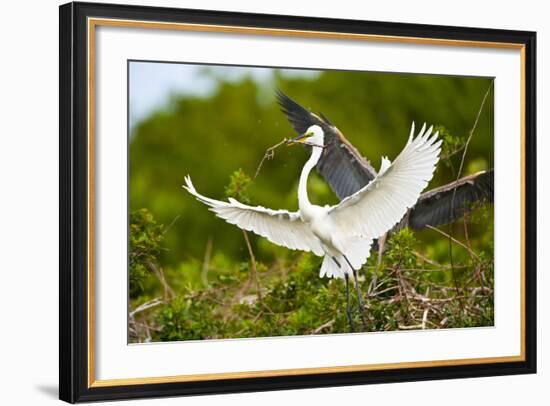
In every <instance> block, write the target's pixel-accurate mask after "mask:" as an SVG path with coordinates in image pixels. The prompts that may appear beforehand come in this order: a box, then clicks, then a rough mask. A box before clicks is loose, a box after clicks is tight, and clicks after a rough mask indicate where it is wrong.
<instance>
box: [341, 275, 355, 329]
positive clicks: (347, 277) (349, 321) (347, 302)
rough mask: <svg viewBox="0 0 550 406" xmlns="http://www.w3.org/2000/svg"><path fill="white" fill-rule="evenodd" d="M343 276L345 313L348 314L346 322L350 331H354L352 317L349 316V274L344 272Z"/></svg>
mask: <svg viewBox="0 0 550 406" xmlns="http://www.w3.org/2000/svg"><path fill="white" fill-rule="evenodd" d="M344 275H345V276H344V278H345V279H346V314H347V316H348V323H349V326H350V328H351V331H355V326H354V324H353V319H352V317H351V306H350V303H349V275H348V274H347V273H346V274H344Z"/></svg>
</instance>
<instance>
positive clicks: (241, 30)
mask: <svg viewBox="0 0 550 406" xmlns="http://www.w3.org/2000/svg"><path fill="white" fill-rule="evenodd" d="M87 25H88V26H87V45H88V50H87V54H88V63H87V68H88V69H87V73H88V76H87V79H88V213H87V218H88V278H87V281H88V387H89V388H98V387H111V386H126V385H143V384H160V383H177V382H192V381H212V380H220V379H244V378H259V377H262V378H265V377H280V376H291V375H294V376H295V375H312V374H331V373H342V372H361V371H363V372H366V371H379V370H391V369H399V368H426V367H439V366H458V365H472V364H493V363H504V362H521V361H525V359H526V358H525V136H526V134H525V131H526V128H525V58H526V56H525V45H524V44H519V43H507V42H488V41H470V40H454V39H440V38H422V37H400V36H391V35H374V34H355V33H344V32H326V31H308V30H292V29H274V28H260V27H242V26H228V25H208V24H188V23H165V22H154V21H140V20H120V19H109V18H88V21H87ZM97 26H110V27H130V28H148V29H163V30H183V31H195V32H218V33H234V34H245V35H246V34H248V35H265V36H286V37H301V38H320V39H341V40H357V41H373V42H396V43H408V44H421V45H436V46H437V45H439V46H461V47H479V48H497V49H513V50H519V51H520V65H521V67H520V69H521V73H520V82H521V91H520V93H521V101H520V109H521V111H520V116H521V118H520V127H521V129H520V137H521V148H520V165H521V168H520V171H521V185H520V190H521V213H520V214H521V222H520V224H521V226H520V227H521V236H520V244H521V247H520V257H521V267H520V341H521V349H520V354H519V355H512V356H502V357H481V358H464V359H452V360H433V361H414V362H397V363H383V364H360V365H343V366H329V367H316V368H294V369H277V370H266V371H243V372H220V373H209V374H188V375H174V376H159V377H144V378H117V379H104V380H97V379H95V340H94V325H95V318H94V306H95V305H94V300H95V296H94V294H95V279H94V266H95V263H94V238H95V233H94V191H95V176H94V174H95V168H94V164H95V150H94V145H95V144H94V140H95V139H94V136H95V126H94V124H95V28H96V27H97Z"/></svg>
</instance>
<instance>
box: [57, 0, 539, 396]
mask: <svg viewBox="0 0 550 406" xmlns="http://www.w3.org/2000/svg"><path fill="white" fill-rule="evenodd" d="M535 39H536V36H535V33H533V32H524V31H505V30H494V29H481V28H461V27H443V26H427V25H415V24H397V23H384V22H371V21H351V20H333V19H317V18H306V17H290V16H275V15H257V14H245V13H229V12H213V11H201V10H183V9H166V8H155V7H141V6H121V5H105V4H93V3H69V4H66V5H63V6H61V7H60V235H61V241H60V398H61V399H63V400H65V401H68V402H79V401H93V400H107V399H121V398H137V397H152V396H174V395H192V394H209V393H230V392H242V391H260V390H273V389H291V388H307V387H322V386H335V385H354V384H368V383H379V382H400V381H411V380H426V379H445V378H461V377H476V376H489V375H504V374H520V373H534V372H535V371H536V341H535V339H536V325H535V320H536V308H535V303H536V296H535V292H536V289H535V287H536V261H535V259H536V241H535V239H536V207H535V206H536V186H535V185H536V170H535V168H536V164H535V111H536V109H535Z"/></svg>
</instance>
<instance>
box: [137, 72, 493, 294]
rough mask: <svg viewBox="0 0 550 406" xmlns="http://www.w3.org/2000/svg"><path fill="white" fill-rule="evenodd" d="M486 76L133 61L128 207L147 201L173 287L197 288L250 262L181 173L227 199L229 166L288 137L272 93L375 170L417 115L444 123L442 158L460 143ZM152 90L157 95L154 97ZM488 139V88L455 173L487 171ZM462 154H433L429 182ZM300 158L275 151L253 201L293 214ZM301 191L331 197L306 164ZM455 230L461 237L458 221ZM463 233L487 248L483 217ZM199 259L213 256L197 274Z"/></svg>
mask: <svg viewBox="0 0 550 406" xmlns="http://www.w3.org/2000/svg"><path fill="white" fill-rule="evenodd" d="M491 81H492V78H478V77H457V76H440V75H421V74H405V73H377V72H351V71H299V70H296V71H292V70H277V69H264V68H248V67H224V66H200V65H186V64H166V63H154V62H146V63H145V62H131V63H130V88H129V97H130V100H129V106H130V112H129V116H130V142H129V145H130V155H129V170H130V171H129V183H130V187H129V205H130V210H131V211H132V212H134V211H136V210H140V209H143V208H146V209H147V210H148V212H149V213H150V215H152V217H153V218H154V221H155V222H156V224H162V225H164V229H163V235H162V239H163V241H162V247H161V248H160V249H159V250H158V253H157V254H156V255H155V261H156V263H157V264H158V266H159V267H160V268H162V269H163V270H164V273H165V274H166V275H167V278H168V279H170V282H171V284H172V288H173V289H174V290H176V291H177V290H178V289H194V288H196V289H199V288H201V287H204V286H205V285H207V284H208V281H209V280H211V279H216V277H217V274H218V273H219V274H224V272H228V269H229V270H231V269H233V268H232V267H234V266H237V265H235V264H239V263H245V262H247V261H248V260H249V254H248V251H247V249H246V245H245V244H244V240H243V234H242V231H241V230H239V229H237V228H236V227H235V226H232V225H229V224H226V223H225V222H224V221H223V220H221V219H219V218H217V217H215V216H214V215H213V213H211V212H210V211H208V210H207V208H206V207H205V206H204V205H203V204H201V203H199V202H197V201H196V200H195V199H194V198H192V197H191V195H189V194H188V193H187V192H186V191H185V190H184V189H183V188H182V184H183V183H184V182H183V179H184V176H185V175H187V174H189V175H190V176H191V178H192V179H193V182H194V184H195V187H196V188H197V190H198V191H199V192H200V193H202V194H204V195H206V196H209V197H212V198H216V199H224V198H225V195H224V190H225V187H226V186H227V185H228V183H229V177H230V175H231V174H232V173H234V172H235V171H236V170H238V169H242V170H243V171H244V173H245V174H247V175H248V176H250V177H253V175H254V173H255V171H256V168H257V166H258V164H259V162H260V160H261V158H262V156H263V155H264V152H265V150H266V148H267V147H269V146H272V145H273V144H276V143H277V142H279V141H281V140H282V139H283V138H284V137H290V136H295V134H294V132H293V129H292V127H291V126H290V124H289V123H288V122H287V120H286V117H285V116H284V114H283V113H282V112H281V111H280V110H279V107H278V105H277V103H276V99H275V91H276V89H281V90H282V91H283V92H285V93H286V94H288V95H289V96H290V97H291V98H293V99H295V100H296V101H297V102H298V103H300V104H302V105H303V106H305V107H307V108H309V109H311V110H312V111H314V112H322V113H323V114H324V115H325V116H327V117H328V118H329V120H331V122H332V123H333V124H335V125H336V126H337V127H338V128H339V129H340V130H341V131H342V132H343V133H344V135H345V136H346V137H347V138H348V140H349V141H350V142H351V143H352V144H353V145H354V146H355V147H357V149H358V150H359V151H360V152H361V154H363V155H364V156H365V157H367V158H368V159H369V160H370V161H371V163H372V164H373V166H374V167H375V168H377V169H378V168H379V166H380V158H381V156H382V155H387V156H388V157H389V158H390V159H391V160H393V159H394V158H395V157H396V155H397V154H398V153H399V152H400V151H401V149H402V148H403V147H404V145H405V143H406V140H407V137H408V134H409V129H410V126H411V123H412V122H413V121H414V122H415V123H416V124H417V127H418V126H419V125H421V124H422V123H423V122H426V123H428V124H433V125H440V126H442V127H443V128H442V132H443V134H444V137H445V145H444V151H443V155H445V153H448V152H452V151H453V148H457V147H460V146H461V145H463V144H464V142H465V140H466V138H467V136H468V133H469V131H470V130H471V128H472V126H473V123H474V121H475V119H476V115H477V113H478V111H479V109H480V105H481V101H482V99H483V96H484V95H485V93H486V92H487V90H488V89H489V87H490V84H491ZM159 83H160V84H162V86H160V85H158V84H159ZM159 86H160V87H159ZM160 88H164V89H165V91H164V93H162V92H160V93H159V89H160ZM155 92H156V93H155ZM493 142H494V137H493V92H492V91H491V92H490V93H489V97H488V99H487V101H486V104H485V106H484V108H483V111H482V113H481V115H480V119H479V123H478V125H477V128H476V131H475V134H474V136H473V138H472V141H471V143H470V145H469V147H468V150H467V154H466V159H465V164H464V169H463V171H462V176H465V175H468V174H470V173H474V172H477V171H479V170H482V169H487V168H491V167H493ZM461 156H462V154H461V153H458V154H455V155H453V156H452V157H451V158H449V159H447V160H444V161H442V162H440V164H439V165H438V168H437V170H436V173H435V176H434V178H433V180H432V181H431V183H430V185H429V187H428V189H431V188H433V187H436V186H439V185H442V184H446V183H449V182H451V181H453V180H454V179H455V178H456V176H457V170H458V168H459V164H460V159H461ZM307 157H308V154H307V152H306V150H305V149H303V148H302V147H300V146H295V147H291V148H290V147H289V148H287V147H282V148H279V149H277V150H276V153H275V157H274V159H273V160H270V161H266V162H265V163H264V165H263V167H262V169H261V171H260V173H259V176H258V177H257V178H256V179H255V180H254V182H253V183H252V185H251V186H250V188H249V191H248V193H249V195H250V196H251V200H252V202H253V203H254V204H258V205H262V206H265V207H269V208H273V209H278V208H285V209H289V210H296V209H297V197H296V194H297V185H298V177H299V173H300V170H301V167H302V165H303V164H304V162H305V160H306V159H307ZM309 193H310V199H311V201H312V202H314V203H317V204H325V203H335V202H337V199H336V197H335V195H334V194H333V193H332V191H331V190H330V188H329V187H328V186H327V185H326V184H325V182H324V181H323V180H322V179H321V178H320V177H319V176H318V175H317V174H316V173H315V174H314V173H313V172H312V176H311V177H310V181H309ZM455 228H456V229H455V230H454V233H455V235H456V238H458V239H460V238H461V236H463V227H461V226H457V227H455ZM468 237H469V238H470V239H471V242H472V243H473V244H478V245H479V248H480V249H481V248H483V249H486V248H491V247H492V213H489V215H488V216H486V218H485V220H483V221H482V222H481V223H480V224H477V225H476V224H472V225H471V227H470V231H469V236H468ZM415 238H417V239H418V241H419V243H418V247H419V248H420V249H421V250H422V252H424V253H425V254H426V255H429V256H430V257H432V258H434V259H435V260H438V261H441V262H443V263H448V261H449V258H448V249H449V242H448V241H447V239H445V238H443V237H442V236H441V235H439V234H437V233H435V232H434V231H432V230H426V231H422V232H419V233H417V235H416V236H415ZM250 240H251V244H252V247H253V249H254V253H255V255H256V257H257V259H258V261H259V262H260V263H265V264H270V263H273V261H278V260H281V259H282V260H284V259H285V258H287V259H288V258H296V257H295V256H296V255H297V254H296V253H293V252H291V251H289V250H286V249H283V248H279V247H276V246H274V245H273V244H271V243H269V242H268V241H266V240H265V239H262V238H259V237H256V236H255V235H252V234H250ZM475 248H478V246H477V245H476V246H475ZM205 255H208V257H209V263H210V264H211V266H210V269H209V270H208V276H207V279H206V281H205V280H204V275H203V273H204V270H203V264H204V261H205ZM293 255H294V257H293ZM454 255H457V261H460V260H461V259H462V260H465V259H466V258H467V255H468V254H467V253H466V252H465V251H464V250H462V251H461V250H460V248H456V249H455V252H454ZM447 278H448V277H447ZM159 289H160V287H159V284H158V283H155V282H151V283H149V285H147V283H146V284H145V288H144V289H140V290H139V292H141V293H140V294H139V295H138V294H136V295H134V297H133V299H135V300H136V303H139V302H140V301H143V300H144V298H147V297H149V298H150V297H152V296H154V294H155V291H158V290H159ZM140 295H143V296H144V297H143V298H142V297H140Z"/></svg>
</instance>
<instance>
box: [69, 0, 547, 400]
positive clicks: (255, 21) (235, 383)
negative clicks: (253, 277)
mask: <svg viewBox="0 0 550 406" xmlns="http://www.w3.org/2000/svg"><path fill="white" fill-rule="evenodd" d="M59 13H60V14H59V17H60V33H59V49H60V60H59V63H60V72H59V74H60V76H59V81H60V88H59V92H60V105H59V125H60V141H59V148H60V160H59V181H60V195H59V199H60V205H59V217H60V223H59V227H60V251H59V262H60V268H59V316H60V328H59V336H60V341H59V354H60V358H59V366H60V373H59V397H60V399H62V400H64V401H67V402H71V403H74V402H82V401H98V400H109V399H126V398H144V397H159V396H180V395H195V394H215V393H235V392H247V391H266V390H278V389H296V388H313V387H327V386H342V385H358V384H372V383H387V382H403V381H422V380H431V379H449V378H465V377H482V376H496V375H512V374H526V373H535V372H536V141H535V136H536V83H535V81H536V33H534V32H527V31H510V30H497V29H479V28H463V27H445V26H434V25H420V24H402V23H388V22H373V21H356V20H341V19H325V18H309V17H295V16H280V15H263V14H247V13H233V12H214V11H203V10H188V9H173V8H159V7H143V6H124V5H112V4H93V3H68V4H65V5H62V6H60V8H59ZM89 17H103V18H115V19H130V20H140V21H162V22H174V23H196V24H211V25H231V26H243V27H261V28H271V29H295V30H305V31H309V30H312V31H324V32H344V33H356V34H374V35H390V36H403V37H415V38H432V39H433V38H436V39H448V40H459V41H484V42H489V43H490V42H495V43H513V44H520V45H522V46H524V52H525V68H524V69H525V72H524V73H525V84H524V129H525V157H526V158H525V168H524V171H525V185H524V190H525V196H524V204H525V212H524V215H525V218H524V219H523V220H524V227H525V242H524V244H525V256H524V266H525V292H524V298H525V300H524V307H525V318H524V333H525V342H524V348H525V357H524V358H525V359H524V360H522V361H517V362H501V363H487V364H475V365H474V364H472V365H453V366H437V367H415V368H402V369H391V370H376V371H363V372H338V373H319V374H307V375H288V376H275V377H257V378H238V379H221V380H210V381H197V382H172V383H150V384H135V385H122V386H101V387H93V386H90V385H89V380H88V368H89V365H88V362H89V358H88V351H87V348H88V340H89V334H88V333H89V331H88V313H87V306H88V292H89V290H88V279H87V277H86V274H87V272H86V270H87V265H88V253H87V248H88V245H87V239H88V223H87V220H88V219H87V210H88V204H89V195H88V189H87V187H86V185H87V164H88V162H87V156H88V155H87V142H86V140H87V138H86V137H87V124H88V123H87V119H88V108H87V98H88V94H87V58H88V57H87V53H86V45H87V24H86V21H87V19H88V18H89Z"/></svg>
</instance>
